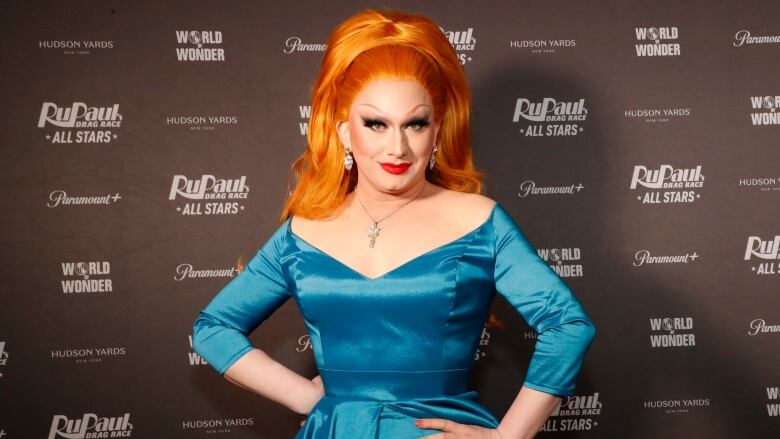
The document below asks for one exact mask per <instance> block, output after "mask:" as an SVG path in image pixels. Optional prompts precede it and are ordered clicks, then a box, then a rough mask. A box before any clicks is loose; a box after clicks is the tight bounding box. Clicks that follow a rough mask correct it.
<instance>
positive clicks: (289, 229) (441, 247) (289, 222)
mask: <svg viewBox="0 0 780 439" xmlns="http://www.w3.org/2000/svg"><path fill="white" fill-rule="evenodd" d="M497 207H498V202H496V203H495V204H494V205H493V207H492V208H491V209H490V214H489V215H488V217H487V219H485V220H484V221H482V223H480V224H479V225H478V226H477V227H475V228H473V229H471V230H470V231H468V232H466V233H465V234H463V235H461V236H459V237H457V238H455V239H453V240H451V241H449V242H445V243H444V244H441V245H439V246H436V247H434V248H432V249H430V250H427V251H425V252H423V253H420V254H419V255H417V256H415V257H413V258H411V259H409V260H407V261H405V262H402V263H401V264H400V265H397V266H396V267H395V268H392V269H390V270H389V271H387V272H385V273H383V274H380V275H379V276H376V277H368V276H366V275H365V274H363V273H361V272H359V271H357V270H355V269H354V268H352V267H350V266H349V265H347V264H345V263H344V262H342V261H341V260H339V259H336V258H335V257H333V256H331V255H330V254H328V253H327V252H325V251H323V250H321V249H320V248H319V247H317V246H315V245H313V244H311V243H310V242H309V241H307V240H305V239H303V238H302V237H300V236H298V234H296V233H295V232H293V230H292V216H290V217H289V218H287V232H288V233H289V235H290V236H292V237H293V238H295V239H297V240H298V241H300V242H303V243H304V244H305V245H307V246H309V247H310V248H312V249H313V250H314V251H316V252H317V253H319V254H320V255H322V256H325V257H326V258H328V259H330V260H332V261H334V262H336V263H337V264H339V265H340V266H342V267H344V268H345V269H347V270H348V271H350V272H351V273H353V274H355V275H357V276H360V277H361V278H362V279H363V280H365V281H368V282H375V281H379V280H382V279H384V278H387V277H389V276H391V275H392V274H394V273H396V272H397V271H400V270H401V269H403V268H404V267H407V266H409V265H411V264H412V263H414V262H416V261H418V260H420V259H422V258H423V257H426V256H429V255H431V254H433V253H435V252H437V251H441V250H444V249H446V248H448V247H450V246H452V245H455V244H456V243H458V242H460V241H462V240H464V239H466V238H468V237H470V236H471V235H474V234H476V233H477V232H479V231H480V230H482V228H484V227H485V226H486V225H487V224H488V223H489V222H490V220H491V219H492V218H493V216H494V215H495V212H496V208H497Z"/></svg>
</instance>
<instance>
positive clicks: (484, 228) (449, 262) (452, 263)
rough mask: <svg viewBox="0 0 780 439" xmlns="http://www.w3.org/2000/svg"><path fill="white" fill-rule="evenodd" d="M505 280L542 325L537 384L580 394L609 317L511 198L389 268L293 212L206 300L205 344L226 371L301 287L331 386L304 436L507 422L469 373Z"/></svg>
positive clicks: (516, 303) (533, 367)
mask: <svg viewBox="0 0 780 439" xmlns="http://www.w3.org/2000/svg"><path fill="white" fill-rule="evenodd" d="M496 292H498V293H499V294H500V295H501V296H503V297H504V298H505V299H506V300H507V301H508V302H509V303H510V304H511V305H512V306H513V307H514V308H515V309H516V310H517V312H518V313H519V314H520V315H521V316H522V317H523V318H524V319H525V320H526V321H527V322H528V324H529V325H530V326H531V327H532V328H533V329H534V331H536V332H537V334H538V336H537V341H536V345H535V349H534V353H533V355H532V357H531V360H530V363H529V367H528V371H527V374H526V376H525V381H524V383H523V385H525V386H527V387H530V388H532V389H536V390H539V391H542V392H547V393H551V394H554V395H559V396H568V395H573V394H574V388H575V382H576V379H577V376H578V374H579V370H580V367H581V365H582V362H583V359H584V357H585V354H586V352H587V350H588V348H589V347H590V344H591V341H592V339H593V338H594V336H595V327H594V325H593V322H592V321H591V319H590V318H589V317H588V315H587V314H586V312H585V310H584V309H583V307H582V306H581V304H580V303H579V301H578V300H577V299H576V297H575V296H574V295H573V294H572V292H571V290H570V289H569V288H568V287H567V286H566V284H565V283H564V282H563V280H562V279H561V278H560V277H558V275H557V274H556V273H555V272H554V271H553V270H552V269H551V268H550V266H549V265H547V263H546V262H545V261H544V260H543V259H541V258H540V257H539V256H538V254H537V253H536V251H535V250H534V248H533V247H532V246H531V244H530V243H529V241H528V240H527V239H526V237H525V236H524V234H523V232H522V231H521V230H520V228H519V227H518V226H517V224H516V223H515V222H514V221H513V220H512V217H511V216H510V215H509V214H508V213H507V212H506V211H505V210H504V208H503V207H502V206H501V205H500V204H496V205H495V206H494V207H493V209H492V211H491V213H490V216H489V218H488V219H487V220H485V221H484V222H483V223H482V224H481V225H479V226H478V227H477V228H475V229H473V230H472V231H470V232H468V233H466V234H465V235H463V236H461V237H460V238H457V239H455V240H453V241H450V242H448V243H446V244H444V245H441V246H439V247H436V248H434V249H432V250H430V251H427V252H425V253H423V254H421V255H419V256H417V257H415V258H414V259H411V260H409V261H407V262H406V263H404V264H402V265H400V266H399V267H397V268H394V269H393V270H390V271H389V272H387V273H385V274H383V275H381V276H378V277H376V278H369V277H367V276H364V275H362V274H360V273H358V272H356V271H355V270H353V269H352V268H350V267H348V266H346V265H345V264H343V263H342V262H340V261H338V260H337V259H335V258H333V257H332V256H330V255H328V254H327V253H325V252H323V251H322V250H320V249H318V248H317V247H315V246H314V245H312V244H310V243H308V242H307V241H306V240H304V239H303V238H301V237H300V236H298V235H296V234H295V233H293V232H292V230H291V229H290V219H287V220H286V221H285V222H284V224H282V225H281V226H280V227H279V228H278V229H277V230H276V231H275V232H274V233H273V234H272V236H271V237H270V239H269V240H268V241H267V242H266V243H265V244H264V245H263V246H262V247H261V248H260V249H259V251H258V252H257V254H256V255H255V256H254V257H253V258H252V259H251V260H250V261H249V263H248V264H247V266H246V268H245V269H244V270H243V271H242V272H241V273H239V274H238V275H237V276H236V277H235V278H233V279H232V280H231V281H230V282H229V283H228V284H227V285H226V286H225V287H224V288H223V289H222V290H221V291H220V292H219V294H217V295H216V296H215V297H214V298H213V299H212V300H211V302H210V303H209V304H208V305H207V306H206V307H205V308H204V309H203V310H202V311H201V312H200V313H199V315H198V316H197V319H196V320H195V324H194V327H193V346H194V350H195V351H196V352H197V353H198V354H200V355H201V356H202V357H204V358H205V359H206V361H208V363H209V364H210V365H211V366H212V367H214V369H216V370H217V372H219V373H220V374H224V373H225V370H227V369H228V367H230V366H231V365H232V364H233V363H234V362H235V361H236V360H238V359H239V358H240V357H241V356H242V355H244V354H246V353H247V352H248V351H250V350H251V349H252V347H253V346H252V344H251V343H250V342H249V340H248V339H247V335H249V334H250V333H251V332H252V331H254V330H255V328H257V327H258V326H259V325H260V324H261V323H262V322H263V321H264V320H265V319H267V318H268V317H269V316H270V315H271V314H272V313H273V312H274V311H275V310H276V309H277V308H278V307H279V306H281V305H282V304H283V303H285V302H286V301H287V300H288V299H290V298H293V299H294V300H295V302H296V303H297V305H298V309H299V310H300V313H301V315H302V317H303V319H304V322H305V325H306V328H307V329H308V332H309V336H310V340H311V344H312V347H313V352H314V359H315V361H316V365H317V369H318V370H319V373H320V376H321V377H322V382H323V386H324V389H325V395H324V396H323V397H322V398H321V399H320V400H319V401H318V402H317V404H316V405H315V406H314V407H313V408H312V410H311V412H310V413H309V415H308V418H307V420H306V423H305V424H304V426H303V427H301V429H300V430H299V431H298V434H297V435H296V436H295V439H315V438H316V439H326V438H331V439H356V438H368V439H378V438H381V439H390V438H399V439H408V438H416V437H420V436H428V435H432V434H436V433H440V432H441V431H440V430H428V429H419V428H417V427H415V426H414V424H413V422H414V420H415V419H418V418H443V419H450V420H453V421H455V422H458V423H462V424H472V425H479V426H482V427H486V428H495V427H497V426H498V420H497V419H496V417H495V416H494V415H493V414H492V413H491V412H490V411H489V410H488V409H487V408H486V407H484V406H483V405H482V404H480V402H479V401H478V394H477V392H476V391H475V390H471V389H469V388H468V384H467V383H468V380H469V373H470V372H471V370H472V367H473V366H474V361H475V356H474V354H475V351H476V348H477V345H478V342H479V339H480V335H481V333H482V328H483V326H484V323H485V321H486V318H487V315H488V311H489V308H490V305H491V301H492V299H493V297H494V294H495V293H496ZM518 390H519V389H518Z"/></svg>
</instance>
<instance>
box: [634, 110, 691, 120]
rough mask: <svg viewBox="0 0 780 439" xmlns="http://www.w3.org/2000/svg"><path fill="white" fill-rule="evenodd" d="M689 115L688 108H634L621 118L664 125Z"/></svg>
mask: <svg viewBox="0 0 780 439" xmlns="http://www.w3.org/2000/svg"><path fill="white" fill-rule="evenodd" d="M690 115H691V109H690V108H634V109H631V110H624V111H623V117H627V118H631V119H634V120H641V121H643V122H645V123H666V122H670V121H672V120H680V119H684V118H687V117H688V116H690Z"/></svg>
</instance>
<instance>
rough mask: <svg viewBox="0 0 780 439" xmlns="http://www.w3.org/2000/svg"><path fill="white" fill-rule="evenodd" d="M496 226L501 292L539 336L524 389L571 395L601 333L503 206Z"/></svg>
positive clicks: (496, 273)
mask: <svg viewBox="0 0 780 439" xmlns="http://www.w3.org/2000/svg"><path fill="white" fill-rule="evenodd" d="M494 225H495V228H494V231H495V236H494V238H495V270H494V280H495V287H496V292H498V293H499V294H500V295H501V296H503V297H504V298H505V299H506V300H507V301H508V302H509V303H510V304H511V305H512V306H513V307H514V308H515V310H517V312H518V313H519V314H520V315H521V316H522V317H523V318H524V319H525V320H526V322H527V323H528V324H529V325H530V326H531V328H533V330H534V331H535V332H536V333H537V339H536V346H535V349H534V352H533V355H532V356H531V361H530V363H529V365H528V372H527V373H526V376H525V382H524V383H523V385H525V386H527V387H530V388H532V389H535V390H539V391H542V392H546V393H551V394H554V395H557V396H571V395H573V394H574V388H575V384H576V381H577V377H578V375H579V372H580V368H581V367H582V362H583V360H584V358H585V355H586V353H587V351H588V349H589V347H590V345H591V342H592V341H593V338H594V337H595V335H596V328H595V326H594V324H593V322H592V321H591V319H590V317H589V316H588V314H587V313H586V312H585V309H584V308H583V307H582V305H581V304H580V302H579V301H578V300H577V298H576V297H575V296H574V294H573V293H572V291H571V290H570V289H569V288H568V286H567V285H566V284H565V283H564V281H563V279H561V278H560V277H559V276H558V274H557V273H556V272H555V271H554V270H553V269H552V268H551V267H550V266H549V265H548V264H547V263H546V262H545V261H544V259H542V258H541V257H540V256H539V255H538V253H537V252H536V250H535V249H534V247H533V246H532V245H531V243H530V242H529V241H528V239H527V238H526V236H525V235H524V233H523V232H522V231H521V229H520V228H519V226H518V225H517V224H516V223H515V222H514V220H513V219H512V217H511V216H510V215H509V214H508V213H507V212H506V211H505V210H504V209H503V208H502V207H501V206H497V208H496V213H495V218H494Z"/></svg>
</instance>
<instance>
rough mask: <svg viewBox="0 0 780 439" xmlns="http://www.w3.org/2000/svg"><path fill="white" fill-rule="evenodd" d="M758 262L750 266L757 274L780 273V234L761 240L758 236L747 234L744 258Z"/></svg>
mask: <svg viewBox="0 0 780 439" xmlns="http://www.w3.org/2000/svg"><path fill="white" fill-rule="evenodd" d="M754 258H755V259H758V262H757V263H755V264H754V265H753V266H751V267H750V270H751V271H753V272H754V273H755V274H759V275H773V274H778V273H780V262H778V259H780V235H775V237H774V238H772V239H767V240H763V239H761V237H759V236H748V239H747V248H746V249H745V260H746V261H750V260H755V259H754Z"/></svg>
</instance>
